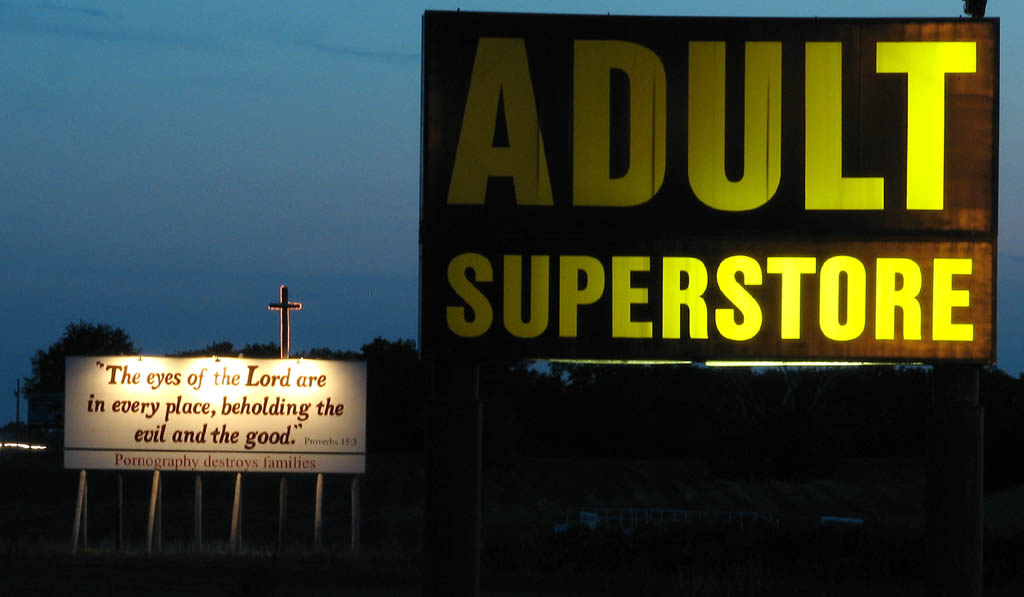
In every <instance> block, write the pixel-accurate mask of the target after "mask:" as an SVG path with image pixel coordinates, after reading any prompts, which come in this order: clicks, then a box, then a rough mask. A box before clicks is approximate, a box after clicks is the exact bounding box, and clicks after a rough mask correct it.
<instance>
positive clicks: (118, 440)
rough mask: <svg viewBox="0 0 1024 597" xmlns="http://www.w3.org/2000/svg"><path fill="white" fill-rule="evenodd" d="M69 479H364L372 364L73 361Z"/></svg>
mask: <svg viewBox="0 0 1024 597" xmlns="http://www.w3.org/2000/svg"><path fill="white" fill-rule="evenodd" d="M65 367H66V371H65V374H66V381H65V401H66V402H65V407H64V410H65V425H64V467H65V468H75V469H146V470H153V469H160V470H186V471H246V472H276V473H284V472H308V473H362V472H364V471H365V469H366V464H365V462H366V364H365V363H363V362H357V361H320V360H312V359H248V358H226V357H217V358H214V357H202V358H175V357H150V356H144V357H139V356H99V357H68V358H67V361H66V365H65Z"/></svg>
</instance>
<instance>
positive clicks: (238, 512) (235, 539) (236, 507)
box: [228, 473, 242, 553]
mask: <svg viewBox="0 0 1024 597" xmlns="http://www.w3.org/2000/svg"><path fill="white" fill-rule="evenodd" d="M228 543H230V544H231V553H238V551H239V550H240V549H241V547H242V473H235V499H234V502H232V504H231V537H230V539H229V540H228Z"/></svg>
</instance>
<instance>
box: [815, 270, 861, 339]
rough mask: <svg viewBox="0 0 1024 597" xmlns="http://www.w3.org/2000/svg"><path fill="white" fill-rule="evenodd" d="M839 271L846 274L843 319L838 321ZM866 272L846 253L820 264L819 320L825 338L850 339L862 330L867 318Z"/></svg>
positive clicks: (840, 299)
mask: <svg viewBox="0 0 1024 597" xmlns="http://www.w3.org/2000/svg"><path fill="white" fill-rule="evenodd" d="M840 274H846V323H842V322H840V321H839V311H840V303H841V302H842V296H841V295H840V292H841V289H840V280H839V276H840ZM866 303H867V272H866V271H865V270H864V264H863V263H861V262H860V261H858V260H857V259H856V258H854V257H850V256H848V255H837V256H835V257H832V258H830V259H828V260H826V261H825V263H823V264H822V265H821V289H820V294H819V306H818V321H819V324H820V325H821V331H822V333H823V334H825V337H826V338H830V339H832V340H839V341H842V342H845V341H848V340H853V339H854V338H857V337H858V336H860V335H861V333H862V332H863V331H864V321H865V319H866V318H867V305H866Z"/></svg>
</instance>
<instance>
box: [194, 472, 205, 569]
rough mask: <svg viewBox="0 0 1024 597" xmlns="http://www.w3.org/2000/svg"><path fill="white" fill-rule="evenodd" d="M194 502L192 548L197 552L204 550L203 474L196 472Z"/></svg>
mask: <svg viewBox="0 0 1024 597" xmlns="http://www.w3.org/2000/svg"><path fill="white" fill-rule="evenodd" d="M193 499H194V504H193V516H194V518H195V520H194V528H195V530H194V531H193V537H192V549H194V550H195V551H196V553H198V552H201V551H203V476H202V475H200V474H198V473H197V474H196V484H195V496H194V498H193Z"/></svg>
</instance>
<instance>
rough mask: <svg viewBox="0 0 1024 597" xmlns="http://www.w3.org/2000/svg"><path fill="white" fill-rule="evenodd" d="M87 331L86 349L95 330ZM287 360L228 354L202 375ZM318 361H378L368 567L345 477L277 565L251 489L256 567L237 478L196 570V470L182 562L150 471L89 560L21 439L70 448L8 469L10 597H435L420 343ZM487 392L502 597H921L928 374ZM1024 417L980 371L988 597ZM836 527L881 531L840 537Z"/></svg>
mask: <svg viewBox="0 0 1024 597" xmlns="http://www.w3.org/2000/svg"><path fill="white" fill-rule="evenodd" d="M79 326H80V327H79V328H76V329H74V330H73V329H72V328H73V326H69V333H70V332H75V333H81V335H83V336H88V335H89V334H94V332H96V331H97V330H96V329H95V327H96V326H92V327H89V324H79ZM99 331H100V332H104V331H105V332H110V331H112V330H109V329H108V330H102V329H101V330H99ZM113 331H118V332H119V330H113ZM79 339H81V338H75V337H65V338H63V339H62V340H61V341H60V342H58V343H57V344H55V345H54V346H52V347H50V349H49V350H46V351H40V352H39V353H38V354H37V356H36V358H35V359H33V378H32V379H29V380H27V381H28V384H27V385H28V386H29V387H30V389H35V390H36V391H55V390H54V389H53V388H57V387H58V386H59V385H62V384H63V379H62V377H61V376H62V371H60V372H58V373H55V372H54V371H53V370H52V369H53V367H54V363H58V362H63V355H64V354H73V353H74V352H76V351H81V350H85V348H82V345H80V344H76V342H77V340H79ZM109 339H110V338H109V336H105V335H104V334H100V335H99V337H98V338H97V337H95V335H94V336H93V337H91V338H85V339H84V340H85V342H84V343H85V344H88V343H89V342H95V341H103V342H106V340H109ZM115 339H116V340H117V341H119V342H122V344H123V343H125V342H126V343H127V345H125V346H122V348H121V350H115V349H112V348H110V345H109V343H108V344H103V345H102V346H103V347H105V349H106V350H108V352H109V351H113V352H124V351H127V352H129V353H130V352H131V351H132V350H134V349H135V347H134V346H132V345H131V343H130V339H129V338H128V337H127V335H124V337H123V338H122V337H120V336H119V337H118V338H115ZM115 348H116V347H115ZM129 349H130V350H129ZM276 351H277V348H276V346H274V345H272V344H268V345H248V346H245V347H235V346H233V345H232V344H230V343H228V342H218V343H214V344H211V345H209V346H207V347H204V348H201V349H198V350H194V351H187V352H184V353H182V354H223V355H230V354H238V353H239V352H244V353H245V354H246V355H247V356H274V355H276ZM79 353H80V352H79ZM304 356H308V357H315V358H357V359H365V360H366V361H367V362H368V373H369V380H368V384H369V385H368V397H367V399H368V409H367V412H368V415H367V416H368V418H367V436H368V450H369V456H368V463H367V473H366V475H365V476H364V477H362V478H361V481H360V487H361V489H362V510H361V536H362V541H361V550H360V552H359V553H358V554H353V553H351V551H350V547H349V541H350V535H349V529H350V525H351V514H350V512H351V511H350V502H349V495H350V483H351V478H350V477H347V476H343V475H333V476H328V477H327V484H326V496H327V497H326V500H325V501H326V514H325V516H326V519H325V542H324V546H323V548H322V549H321V550H319V551H314V550H313V549H312V545H311V538H312V518H313V512H312V509H313V480H312V478H311V477H309V476H303V475H289V483H290V490H289V494H290V506H289V519H288V544H287V546H286V550H285V551H284V553H280V554H275V545H274V539H275V537H276V525H277V508H278V505H277V495H278V491H277V488H278V477H277V476H274V475H267V474H250V475H247V476H246V477H245V489H244V503H245V505H244V508H243V519H244V520H243V538H244V548H243V550H242V553H241V554H231V553H229V552H228V550H227V546H226V544H227V535H228V529H229V528H230V511H231V499H232V492H233V486H232V483H233V478H232V476H231V475H229V474H204V475H203V484H204V485H203V487H204V489H203V495H204V503H203V513H204V515H203V516H204V519H203V525H204V542H203V550H202V552H196V551H195V550H194V548H193V546H192V541H193V531H192V529H193V526H192V521H193V514H192V512H193V510H192V508H193V493H192V488H193V484H194V473H187V472H177V473H175V472H166V473H165V474H164V476H163V478H164V517H163V533H162V535H163V537H162V538H163V550H162V551H161V552H160V553H158V554H153V555H152V556H150V557H146V556H145V554H144V544H143V541H144V538H145V521H146V509H147V506H148V493H149V487H150V474H149V473H145V472H129V473H123V475H124V476H123V479H124V482H125V503H126V506H125V508H126V532H127V545H126V546H125V549H124V550H122V551H119V550H118V549H117V546H116V543H115V539H114V538H115V536H116V531H115V529H116V524H115V520H116V519H115V506H114V504H115V503H116V498H115V491H114V488H115V487H116V475H115V474H114V473H113V472H109V471H93V472H90V473H89V479H90V484H89V487H90V490H89V526H88V535H89V538H88V545H87V547H86V548H85V549H82V550H81V551H80V552H79V554H78V555H76V556H72V555H71V554H70V551H71V549H70V547H71V546H70V534H71V521H72V516H73V502H74V497H75V488H76V483H77V472H76V471H64V470H63V469H62V461H61V454H60V440H61V438H60V433H59V432H50V433H47V432H45V431H43V430H29V429H25V428H18V427H16V426H8V428H7V429H5V430H0V435H3V436H4V438H5V439H13V437H18V438H21V439H30V440H34V441H40V442H45V443H47V444H49V445H50V448H51V449H50V450H49V451H48V452H46V453H43V454H23V453H14V452H10V451H5V452H2V453H0V596H2V595H23V594H40V595H48V594H75V595H136V594H137V595H180V594H189V595H197V596H202V595H296V594H309V593H324V594H343V595H402V596H404V595H417V594H419V592H420V582H421V578H422V521H423V504H422V500H423V466H422V464H423V457H422V451H423V437H424V429H423V421H424V419H425V416H424V414H425V409H427V408H429V407H430V402H429V399H428V397H429V395H430V370H429V367H428V366H427V365H426V364H424V363H423V362H421V361H420V360H419V359H418V356H417V352H416V347H415V344H414V343H413V342H412V341H409V340H399V341H388V340H383V339H377V340H375V341H374V342H372V343H370V344H367V345H365V346H363V347H362V348H361V349H360V350H359V351H337V350H333V349H328V348H321V349H314V350H310V351H306V352H305V353H304ZM480 379H481V382H480V383H481V385H480V392H481V398H482V399H483V402H484V487H483V525H484V527H483V549H482V554H481V560H482V568H483V579H482V586H483V591H484V594H486V595H685V596H726V595H729V596H731V595H744V596H746V595H787V596H798V597H799V596H808V597H810V596H812V595H813V596H815V597H820V596H836V597H839V596H853V595H883V596H888V595H893V596H895V595H901V596H902V595H924V586H923V582H922V579H923V577H924V566H925V563H926V561H927V557H928V555H927V540H926V539H927V538H926V525H925V500H926V493H927V488H926V481H925V479H926V460H925V456H926V455H925V453H924V449H925V448H924V447H925V445H926V444H927V441H926V439H927V438H926V434H927V430H928V416H929V409H930V404H931V400H932V391H933V388H932V384H933V381H932V374H931V371H930V370H928V369H926V368H913V367H910V368H893V367H867V368H849V369H796V368H789V369H765V370H750V369H713V368H705V367H700V366H639V367H636V366H629V367H627V366H615V365H583V364H560V363H551V364H542V365H540V366H537V365H533V364H530V363H526V362H493V363H486V364H484V365H482V367H481V376H480ZM1021 396H1024V379H1021V378H1013V377H1011V376H1009V375H1007V374H1006V373H1004V372H1002V371H1000V370H998V369H995V368H989V369H985V370H983V372H982V376H981V400H982V403H983V405H984V407H985V427H986V432H985V440H986V441H985V466H986V471H985V482H986V483H985V484H986V505H985V514H986V536H985V541H986V543H985V577H986V579H985V582H986V595H992V596H997V597H998V596H1003V595H1007V596H1008V595H1020V594H1024V566H1022V563H1024V467H1022V466H1020V455H1021V450H1020V441H1019V430H1020V429H1022V428H1024V400H1021V399H1020V397H1021ZM599 507H608V508H627V507H628V508H637V509H640V510H658V509H670V510H687V511H694V512H712V513H722V512H740V513H749V512H761V513H767V514H770V515H771V517H770V518H769V519H768V520H769V521H770V522H768V523H764V522H756V523H752V522H750V521H749V520H745V521H744V522H743V524H740V523H739V522H733V523H730V522H723V521H722V520H721V519H720V518H715V517H711V518H709V519H705V520H704V521H703V522H688V523H671V524H657V525H647V526H643V525H641V526H637V527H635V528H634V527H630V528H628V529H623V528H621V527H620V526H618V525H615V524H608V523H607V521H604V522H601V523H598V524H596V525H595V526H594V528H590V527H589V526H587V525H586V524H582V523H581V521H582V520H583V518H582V514H581V510H585V509H587V508H591V509H592V508H599ZM823 516H832V517H840V518H844V519H856V520H859V521H861V522H857V523H849V522H847V523H825V524H823V523H822V517H823ZM556 527H557V528H558V529H559V531H560V532H556Z"/></svg>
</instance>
